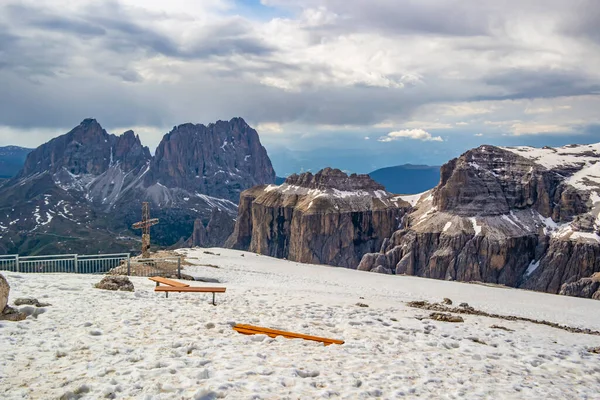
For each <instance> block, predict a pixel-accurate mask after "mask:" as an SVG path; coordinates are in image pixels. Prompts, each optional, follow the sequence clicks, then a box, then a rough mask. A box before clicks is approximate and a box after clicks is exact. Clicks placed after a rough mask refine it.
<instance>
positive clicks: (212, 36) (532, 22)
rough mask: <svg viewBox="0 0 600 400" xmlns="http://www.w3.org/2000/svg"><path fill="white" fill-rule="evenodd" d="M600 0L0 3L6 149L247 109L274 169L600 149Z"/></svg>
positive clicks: (0, 134)
mask: <svg viewBox="0 0 600 400" xmlns="http://www.w3.org/2000/svg"><path fill="white" fill-rule="evenodd" d="M599 26H600V2H599V1H597V0H568V1H567V0H505V1H496V0H489V1H488V0H369V1H366V0H321V1H316V0H246V1H242V0H203V1H200V0H168V1H164V0H161V1H155V0H78V1H73V0H52V1H49V0H19V1H18V0H2V1H1V2H0V145H5V144H17V145H23V146H37V145H39V144H40V143H42V142H44V141H47V140H49V139H50V138H51V137H53V136H56V135H57V134H61V133H64V132H66V131H68V130H69V129H70V128H72V127H73V126H76V125H77V124H78V123H79V122H80V121H81V120H82V119H84V118H86V117H93V118H96V119H97V120H98V121H99V122H100V123H101V124H102V125H103V126H104V127H105V128H106V129H107V130H108V131H110V132H112V133H121V132H123V131H125V130H126V129H130V128H131V129H134V130H135V131H136V132H137V133H139V134H140V136H141V137H142V140H143V142H144V143H145V144H146V145H148V146H150V147H151V148H154V147H156V145H157V144H158V142H159V141H160V138H161V137H162V135H163V134H164V133H166V132H167V131H169V130H170V129H171V128H172V127H173V126H174V125H178V124H181V123H184V122H195V123H205V124H207V123H209V122H213V121H216V120H219V119H222V120H228V119H230V118H232V117H234V116H241V117H243V118H244V119H246V121H247V122H248V123H250V124H251V125H252V126H253V127H255V128H256V129H257V130H258V131H259V134H260V135H261V140H262V142H263V144H264V145H265V147H267V150H268V151H269V154H270V156H271V158H272V159H273V161H274V164H275V167H276V170H277V172H278V173H279V174H280V175H284V174H287V173H290V172H295V171H298V170H300V169H306V170H307V169H312V170H316V169H318V168H320V167H323V166H325V165H331V166H334V167H339V168H342V169H347V170H352V171H356V172H368V171H370V170H372V169H375V168H378V167H383V166H389V165H397V164H403V163H426V164H440V163H443V162H445V161H447V160H448V159H449V158H452V157H455V156H457V155H459V154H460V153H462V152H463V151H465V150H466V149H468V148H471V147H475V146H477V145H479V144H483V143H486V144H499V145H518V144H530V145H559V144H568V143H589V142H599V141H600V29H599V28H598V27H599Z"/></svg>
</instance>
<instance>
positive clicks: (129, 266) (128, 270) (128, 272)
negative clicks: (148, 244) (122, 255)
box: [127, 254, 131, 276]
mask: <svg viewBox="0 0 600 400" xmlns="http://www.w3.org/2000/svg"><path fill="white" fill-rule="evenodd" d="M127 276H131V254H127Z"/></svg>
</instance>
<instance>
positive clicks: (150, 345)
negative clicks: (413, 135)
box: [0, 249, 600, 400]
mask: <svg viewBox="0 0 600 400" xmlns="http://www.w3.org/2000/svg"><path fill="white" fill-rule="evenodd" d="M205 250H206V249H190V250H189V251H186V252H184V251H181V253H182V254H187V255H188V256H187V261H189V262H190V263H195V264H213V265H216V266H218V267H219V268H208V267H205V266H201V265H193V266H185V267H184V272H185V273H186V274H189V275H192V276H196V277H206V278H213V279H218V280H220V281H221V282H226V284H222V285H221V284H214V286H227V292H226V293H222V294H217V297H216V299H217V306H216V307H214V306H212V305H211V304H210V300H212V299H211V297H212V296H211V295H210V294H199V293H175V294H172V295H169V298H165V296H164V294H159V293H155V292H154V283H153V282H151V281H149V280H148V279H147V278H142V277H131V278H130V279H131V281H132V282H133V284H134V286H135V292H108V291H103V290H100V289H95V288H93V284H95V283H97V282H98V281H99V280H100V278H101V277H99V276H97V275H76V274H42V273H38V274H23V273H21V274H17V273H14V272H12V273H11V272H9V273H7V274H4V276H5V277H6V278H7V280H8V282H9V284H10V286H11V297H12V298H18V297H35V298H38V299H40V300H41V301H46V302H49V303H51V304H52V306H49V307H46V308H44V311H45V312H44V313H41V314H39V315H38V316H37V318H34V317H33V316H31V317H28V318H27V319H26V320H25V321H22V322H16V323H3V324H2V326H1V327H0V331H1V334H0V348H1V349H2V350H3V351H1V352H0V365H2V387H3V389H4V390H3V393H4V394H3V396H2V398H4V399H7V400H12V399H27V398H38V397H43V398H49V399H58V398H61V397H64V398H75V397H81V398H82V399H83V398H86V399H87V398H89V399H102V398H108V397H115V396H116V397H117V398H132V399H133V398H135V399H138V398H139V399H143V398H148V399H175V398H177V399H180V398H183V399H192V398H198V399H199V398H205V399H209V398H228V399H249V398H265V399H267V398H268V399H279V398H286V397H291V398H302V399H315V398H327V397H339V398H343V399H361V398H362V399H364V398H375V397H379V398H382V399H395V398H402V397H406V398H423V399H428V398H432V399H437V398H461V397H464V398H494V399H505V398H510V399H513V398H514V399H517V398H518V399H575V398H588V399H593V398H597V393H598V387H599V385H598V382H597V376H596V375H597V374H596V373H592V372H593V371H595V368H597V367H598V358H597V356H595V355H593V354H590V353H588V352H587V350H586V349H587V347H595V346H598V337H597V336H592V335H583V334H572V333H569V332H566V331H563V330H559V329H553V328H550V327H547V326H540V325H533V324H529V323H526V322H514V321H504V320H496V319H490V318H486V317H480V316H476V315H469V316H468V317H465V322H463V323H460V324H452V323H446V322H438V321H432V320H428V319H423V320H422V321H421V320H420V319H419V320H418V319H416V317H419V316H423V315H424V314H428V313H425V312H423V310H419V309H414V308H410V307H407V306H406V305H405V303H406V302H408V301H413V300H428V301H436V302H437V301H440V299H441V298H444V297H448V298H450V299H452V300H454V301H455V302H467V303H469V304H470V305H471V306H473V307H475V308H476V309H480V310H483V311H486V312H489V313H497V314H502V315H517V316H520V317H527V318H535V319H544V320H548V321H552V322H556V323H559V324H565V325H569V326H577V327H583V328H589V329H595V330H598V329H600V304H596V303H598V302H593V301H590V300H587V299H580V298H573V297H567V296H556V295H549V294H545V293H538V292H531V291H521V290H515V289H506V288H495V287H487V286H482V285H471V284H466V283H458V282H448V281H443V280H433V279H424V278H417V277H410V276H389V275H381V274H374V273H368V272H361V271H356V270H349V269H345V268H333V267H325V266H318V265H307V264H299V263H295V262H289V261H284V260H277V259H273V258H269V257H265V256H257V255H255V254H252V253H245V252H239V251H234V250H227V249H211V250H212V252H214V253H216V254H220V255H219V256H217V255H216V254H215V255H210V254H204V251H205ZM242 254H243V255H244V257H241V255H242ZM196 283H197V282H196ZM211 285H213V284H211ZM282 288H285V290H282ZM257 294H259V295H260V296H257ZM359 295H360V296H362V297H364V299H361V300H360V302H362V303H365V304H368V305H369V308H360V307H357V306H356V305H355V304H356V302H357V301H359V300H358V297H359ZM64 310H69V312H64ZM190 310H195V312H194V316H193V318H191V317H190ZM158 316H160V317H158ZM234 323H246V324H252V325H259V326H265V327H270V328H274V329H281V330H289V331H292V332H299V333H304V334H308V335H315V336H323V337H331V338H336V339H342V340H345V344H343V345H331V346H327V347H325V346H323V345H322V344H319V343H315V342H308V341H303V340H298V339H296V340H288V339H284V338H281V337H279V338H275V339H271V338H268V337H264V336H263V337H252V336H245V335H241V334H239V333H237V332H235V331H234V330H233V329H232V328H231V325H232V324H234ZM492 324H498V325H502V326H505V327H507V328H510V329H513V330H514V331H513V332H504V331H500V330H493V329H491V328H490V325H492ZM92 332H94V334H95V335H97V336H92V335H91V333H92ZM65 338H69V340H65ZM474 338H479V339H480V340H482V341H484V342H485V343H486V344H487V345H485V344H482V343H476V342H475V341H474ZM99 355H101V356H99ZM406 360H408V361H409V362H403V361H406ZM465 371H471V372H470V373H465ZM589 371H592V372H590V373H587V372H589ZM34 377H35V381H34V382H35V385H33V384H29V385H24V384H23V382H24V381H25V382H28V381H30V380H32V379H33V378H34ZM573 382H576V383H577V384H573ZM70 393H80V395H72V394H70ZM111 393H114V396H113V395H111ZM336 393H339V395H337V394H336Z"/></svg>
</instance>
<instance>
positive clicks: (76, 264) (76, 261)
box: [75, 254, 79, 274]
mask: <svg viewBox="0 0 600 400" xmlns="http://www.w3.org/2000/svg"><path fill="white" fill-rule="evenodd" d="M75 273H76V274H78V273H79V260H78V259H77V254H75Z"/></svg>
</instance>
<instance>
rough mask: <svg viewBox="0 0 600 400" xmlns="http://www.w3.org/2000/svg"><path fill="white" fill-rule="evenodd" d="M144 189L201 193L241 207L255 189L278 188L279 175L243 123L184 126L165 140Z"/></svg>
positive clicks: (242, 121) (233, 120) (249, 128)
mask: <svg viewBox="0 0 600 400" xmlns="http://www.w3.org/2000/svg"><path fill="white" fill-rule="evenodd" d="M145 179H146V184H147V185H148V186H149V185H151V184H153V183H156V182H160V183H161V184H162V185H164V186H166V187H177V188H181V189H184V190H187V191H197V192H200V193H204V194H206V195H209V196H214V197H219V198H225V199H228V200H231V201H233V202H236V203H237V202H238V200H239V197H240V193H241V191H242V190H244V189H248V188H250V187H252V186H256V185H260V184H265V183H273V182H275V171H274V170H273V166H272V165H271V160H270V159H269V157H268V156H267V151H266V150H265V148H264V147H263V146H262V145H261V144H260V140H259V138H258V133H256V131H255V130H254V129H252V128H251V127H250V126H248V124H246V122H245V121H244V120H243V119H242V118H234V119H232V120H231V121H229V122H227V121H218V122H217V123H216V124H209V125H208V126H204V125H201V124H198V125H193V124H184V125H179V126H178V127H175V128H174V129H173V130H172V131H171V132H170V133H168V134H167V135H165V137H164V138H163V140H162V142H161V143H160V145H159V146H158V149H157V150H156V156H155V157H154V159H153V161H152V166H151V168H150V172H149V174H147V175H146V178H145Z"/></svg>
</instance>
